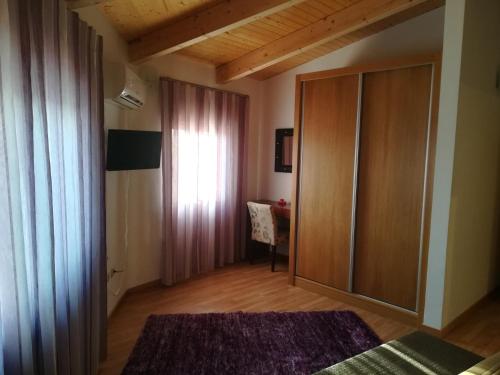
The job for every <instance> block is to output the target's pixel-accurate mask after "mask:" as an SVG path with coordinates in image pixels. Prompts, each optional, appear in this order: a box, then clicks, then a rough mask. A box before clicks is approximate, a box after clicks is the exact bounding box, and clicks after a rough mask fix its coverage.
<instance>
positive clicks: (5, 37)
mask: <svg viewBox="0 0 500 375" xmlns="http://www.w3.org/2000/svg"><path fill="white" fill-rule="evenodd" d="M0 51H1V55H0V319H1V322H0V332H1V338H0V339H1V341H0V345H1V353H0V364H1V366H2V367H1V369H2V370H3V371H4V372H5V373H6V374H64V375H66V374H85V375H86V374H95V373H97V369H98V363H99V359H100V357H101V356H102V355H103V354H104V349H105V340H104V339H105V322H106V306H105V305H106V287H105V285H106V284H105V283H106V274H105V272H106V271H105V228H104V185H103V184H104V183H103V181H104V180H103V97H102V73H101V72H102V66H101V64H102V40H101V38H100V37H99V36H97V35H96V34H95V32H94V31H93V30H92V29H90V28H89V27H88V26H87V25H86V24H84V23H83V22H80V21H79V19H78V17H77V15H76V14H75V13H67V11H66V5H65V2H64V1H62V0H61V1H58V0H32V1H29V0H0ZM0 372H2V371H1V370H0Z"/></svg>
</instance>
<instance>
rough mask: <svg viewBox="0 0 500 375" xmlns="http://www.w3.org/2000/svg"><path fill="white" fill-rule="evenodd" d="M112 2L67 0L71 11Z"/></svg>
mask: <svg viewBox="0 0 500 375" xmlns="http://www.w3.org/2000/svg"><path fill="white" fill-rule="evenodd" d="M107 1H110V0H66V5H67V6H68V8H69V9H78V8H85V7H89V6H92V5H98V4H102V3H105V2H107Z"/></svg>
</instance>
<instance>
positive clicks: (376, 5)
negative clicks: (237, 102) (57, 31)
mask: <svg viewBox="0 0 500 375" xmlns="http://www.w3.org/2000/svg"><path fill="white" fill-rule="evenodd" d="M245 2H246V3H245ZM443 4H444V0H286V1H285V0H106V1H103V2H101V3H100V4H99V5H98V7H99V8H100V10H101V11H102V12H103V13H104V14H105V15H106V16H107V17H108V19H109V20H110V21H111V23H112V24H113V26H114V27H115V28H116V29H117V30H118V32H119V33H120V34H121V35H122V36H123V38H125V39H126V40H127V42H129V46H130V56H131V60H134V61H135V62H138V61H144V60H145V59H147V58H153V57H155V56H158V55H161V54H165V53H178V54H182V55H185V56H189V57H192V58H195V59H197V60H202V61H206V62H209V63H212V64H214V65H216V66H217V67H218V69H217V75H218V80H219V81H220V82H225V81H229V80H232V79H237V78H240V77H244V76H250V77H253V78H256V79H259V80H264V79H268V78H270V77H272V76H274V75H277V74H280V73H282V72H284V71H287V70H289V69H292V68H294V67H296V66H299V65H301V64H304V63H306V62H308V61H311V60H313V59H315V58H318V57H320V56H323V55H325V54H328V53H330V52H332V51H335V50H337V49H339V48H342V47H344V46H346V45H349V44H351V43H353V42H355V41H358V40H360V39H362V38H365V37H367V36H369V35H372V34H375V33H378V32H380V31H382V30H384V29H386V28H389V27H391V26H393V25H396V24H398V23H401V22H404V21H406V20H408V19H410V18H413V17H416V16H418V15H421V14H423V13H425V12H428V11H430V10H433V9H436V8H438V7H440V6H442V5H443ZM339 12H340V13H339ZM337 13H338V17H337ZM326 22H328V23H329V24H326ZM189 25H192V27H190V26H189ZM182 27H184V30H182V29H179V28H182ZM179 30H181V31H179ZM339 30H340V32H339ZM184 31H185V32H184ZM182 34H186V35H182ZM315 34H317V35H315ZM311 35H312V36H311ZM167 39H168V41H167ZM162 43H164V44H165V45H164V46H162V47H161V48H160V49H158V45H161V44H162ZM169 43H170V44H169ZM283 46H286V48H285V47H283ZM157 52H158V53H157ZM261 60H262V61H261Z"/></svg>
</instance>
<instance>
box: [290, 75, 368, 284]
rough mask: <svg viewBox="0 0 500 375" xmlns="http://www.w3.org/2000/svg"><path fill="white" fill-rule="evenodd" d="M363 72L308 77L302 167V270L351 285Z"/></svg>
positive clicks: (306, 274) (321, 279) (328, 281)
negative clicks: (355, 182)
mask: <svg viewBox="0 0 500 375" xmlns="http://www.w3.org/2000/svg"><path fill="white" fill-rule="evenodd" d="M358 84H359V83H358V75H349V76H343V77H337V78H328V79H321V80H315V81H307V82H305V83H304V86H303V90H304V91H303V95H304V98H303V100H304V106H303V124H302V144H301V167H300V203H299V216H298V242H297V244H298V245H297V275H299V276H302V277H305V278H307V279H310V280H314V281H317V282H320V283H323V284H326V285H330V286H333V287H335V288H338V289H342V290H347V289H348V287H349V263H350V236H351V218H352V195H353V175H354V159H355V142H356V121H357V102H358Z"/></svg>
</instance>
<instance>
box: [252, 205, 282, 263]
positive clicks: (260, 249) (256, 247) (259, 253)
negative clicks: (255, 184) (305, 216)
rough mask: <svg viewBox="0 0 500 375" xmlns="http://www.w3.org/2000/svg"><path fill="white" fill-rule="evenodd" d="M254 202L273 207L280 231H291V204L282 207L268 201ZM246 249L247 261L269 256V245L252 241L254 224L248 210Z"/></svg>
mask: <svg viewBox="0 0 500 375" xmlns="http://www.w3.org/2000/svg"><path fill="white" fill-rule="evenodd" d="M253 202H257V203H263V204H269V205H271V206H272V210H273V212H274V214H275V215H276V219H277V220H278V228H279V230H290V212H291V208H292V207H291V205H290V203H287V205H286V206H280V205H279V204H278V202H277V201H271V200H266V199H259V200H254V201H253ZM246 249H247V259H248V260H250V262H252V261H253V260H254V259H256V258H259V257H263V256H264V255H268V254H269V245H266V244H264V243H261V242H257V241H253V240H252V223H251V222H250V214H249V213H248V210H247V240H246Z"/></svg>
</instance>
